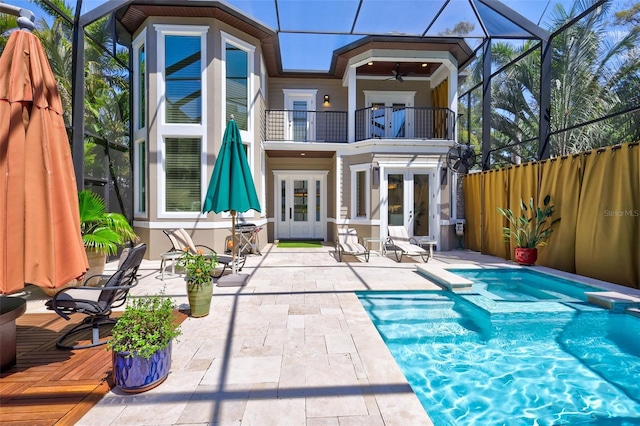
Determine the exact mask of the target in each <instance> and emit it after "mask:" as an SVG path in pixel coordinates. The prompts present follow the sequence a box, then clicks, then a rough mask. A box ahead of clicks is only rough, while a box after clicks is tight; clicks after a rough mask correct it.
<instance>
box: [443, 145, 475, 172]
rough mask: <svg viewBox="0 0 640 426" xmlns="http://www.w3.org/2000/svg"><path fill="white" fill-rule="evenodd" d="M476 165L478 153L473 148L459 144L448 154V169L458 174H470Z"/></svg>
mask: <svg viewBox="0 0 640 426" xmlns="http://www.w3.org/2000/svg"><path fill="white" fill-rule="evenodd" d="M475 164H476V153H475V151H474V149H473V147H472V146H470V145H462V144H458V145H456V146H453V147H451V149H449V152H447V167H449V168H450V169H451V170H453V171H454V172H456V173H460V174H465V173H469V169H471V168H472V167H473V166H474V165H475Z"/></svg>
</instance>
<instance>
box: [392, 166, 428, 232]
mask: <svg viewBox="0 0 640 426" xmlns="http://www.w3.org/2000/svg"><path fill="white" fill-rule="evenodd" d="M434 178H435V172H434V171H432V170H411V169H409V170H406V169H405V170H388V171H386V172H385V180H386V183H387V185H386V187H387V197H386V199H387V200H388V201H387V209H386V210H387V224H388V225H392V226H399V225H402V226H404V227H405V228H407V231H408V233H409V236H421V237H422V236H434V235H435V232H436V229H435V218H436V213H437V212H436V203H435V200H434V195H433V194H434V191H433V189H432V186H433V184H434Z"/></svg>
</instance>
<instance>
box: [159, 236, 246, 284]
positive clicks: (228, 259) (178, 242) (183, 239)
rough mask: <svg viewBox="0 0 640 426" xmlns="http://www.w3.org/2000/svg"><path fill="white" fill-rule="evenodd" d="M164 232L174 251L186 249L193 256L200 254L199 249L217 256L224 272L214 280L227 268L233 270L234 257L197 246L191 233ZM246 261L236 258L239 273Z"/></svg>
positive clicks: (243, 258)
mask: <svg viewBox="0 0 640 426" xmlns="http://www.w3.org/2000/svg"><path fill="white" fill-rule="evenodd" d="M163 232H164V233H165V235H166V236H167V237H169V240H170V241H171V245H172V246H173V248H172V251H183V250H184V249H185V248H188V249H189V252H190V253H191V254H196V253H197V252H198V249H200V250H202V251H204V252H205V254H206V253H210V254H213V255H215V256H216V258H217V259H218V265H221V266H222V270H221V271H220V273H219V274H217V275H213V277H214V278H220V277H221V276H222V274H224V271H225V270H226V269H227V267H229V268H231V267H232V266H233V257H232V256H228V255H224V254H222V255H221V254H218V253H216V251H215V250H214V249H212V248H211V247H208V246H205V245H203V244H195V243H194V242H193V239H192V238H191V235H189V233H188V232H187V231H186V230H185V229H184V228H178V229H169V230H164V231H163ZM245 261H246V259H245V257H244V256H239V255H238V256H236V266H237V268H238V271H242V268H243V267H244V263H245ZM163 262H164V258H163ZM164 266H165V265H164V263H163V264H161V265H160V268H161V269H162V270H164Z"/></svg>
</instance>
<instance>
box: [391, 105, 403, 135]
mask: <svg viewBox="0 0 640 426" xmlns="http://www.w3.org/2000/svg"><path fill="white" fill-rule="evenodd" d="M392 111H393V112H392V117H391V131H392V135H391V137H393V138H404V137H405V136H406V131H405V125H406V121H407V120H406V118H407V114H406V111H407V109H406V105H405V104H403V103H402V104H401V103H394V104H393V108H392Z"/></svg>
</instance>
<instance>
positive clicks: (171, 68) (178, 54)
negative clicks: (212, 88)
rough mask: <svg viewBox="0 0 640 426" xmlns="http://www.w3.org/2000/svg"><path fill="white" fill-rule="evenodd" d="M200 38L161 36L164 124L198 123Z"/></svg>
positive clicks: (200, 77) (200, 111)
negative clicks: (164, 94) (162, 49)
mask: <svg viewBox="0 0 640 426" xmlns="http://www.w3.org/2000/svg"><path fill="white" fill-rule="evenodd" d="M200 44H201V43H200V37H199V36H187V35H184V36H183V35H166V36H165V51H164V55H165V70H164V77H165V86H166V89H165V90H166V100H165V117H166V121H167V123H200V122H201V120H202V71H201V67H202V63H201V56H202V52H201V51H200V49H201V46H200Z"/></svg>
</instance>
